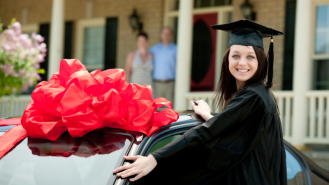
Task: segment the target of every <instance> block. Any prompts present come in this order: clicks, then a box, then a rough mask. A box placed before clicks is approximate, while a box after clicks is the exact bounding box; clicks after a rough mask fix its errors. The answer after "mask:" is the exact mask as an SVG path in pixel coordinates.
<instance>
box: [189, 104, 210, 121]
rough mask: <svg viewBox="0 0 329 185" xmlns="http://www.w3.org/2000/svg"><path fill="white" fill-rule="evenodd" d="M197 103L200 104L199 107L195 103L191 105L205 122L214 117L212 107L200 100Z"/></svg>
mask: <svg viewBox="0 0 329 185" xmlns="http://www.w3.org/2000/svg"><path fill="white" fill-rule="evenodd" d="M197 103H198V105H195V103H194V102H193V101H191V105H192V107H193V109H194V112H195V113H196V114H197V115H200V116H201V117H202V118H203V119H204V120H205V121H208V120H209V119H210V118H212V117H213V116H212V115H211V114H210V107H209V105H208V104H207V103H206V102H205V101H203V100H198V101H197Z"/></svg>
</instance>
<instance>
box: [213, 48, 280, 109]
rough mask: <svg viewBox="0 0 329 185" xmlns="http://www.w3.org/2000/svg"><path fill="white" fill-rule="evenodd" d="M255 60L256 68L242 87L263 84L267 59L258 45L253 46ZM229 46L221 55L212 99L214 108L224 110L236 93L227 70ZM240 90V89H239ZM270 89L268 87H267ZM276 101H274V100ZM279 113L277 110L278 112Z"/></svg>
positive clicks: (233, 80)
mask: <svg viewBox="0 0 329 185" xmlns="http://www.w3.org/2000/svg"><path fill="white" fill-rule="evenodd" d="M253 48H254V51H255V54H256V57H257V60H258V69H257V71H256V73H255V74H254V76H253V77H251V78H250V79H249V80H248V81H247V82H246V83H245V86H244V87H243V88H242V89H244V88H246V87H249V86H253V85H258V84H264V81H265V78H266V74H267V69H268V60H267V57H266V54H265V52H264V50H263V49H262V48H260V47H256V46H253ZM229 55H230V48H228V49H227V50H226V52H225V54H224V56H223V63H222V69H221V74H220V79H219V84H218V87H217V89H216V91H215V101H214V108H215V109H214V110H216V109H217V108H219V107H221V108H222V110H224V109H225V108H226V106H227V104H228V103H229V102H230V100H231V99H232V98H233V97H234V96H235V94H236V93H237V91H238V90H237V88H236V82H235V78H234V76H233V75H232V74H231V72H230V70H229V61H228V58H229ZM240 90H241V89H240ZM269 90H270V89H269ZM275 103H276V102H275ZM278 113H279V112H278Z"/></svg>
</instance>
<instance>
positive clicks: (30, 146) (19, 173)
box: [0, 128, 133, 185]
mask: <svg viewBox="0 0 329 185" xmlns="http://www.w3.org/2000/svg"><path fill="white" fill-rule="evenodd" d="M0 133H1V132H0ZM122 134H124V133H120V132H117V130H114V129H108V128H107V129H103V130H96V131H93V132H90V133H88V134H86V135H85V136H83V137H82V138H72V137H71V136H70V135H69V133H68V132H65V133H64V134H63V135H62V136H61V137H60V138H58V139H57V140H56V141H50V140H45V139H35V138H31V137H28V138H25V139H24V140H23V141H22V142H21V143H20V144H18V145H17V146H16V147H15V148H14V149H13V150H12V151H11V152H9V153H8V154H7V155H6V156H4V157H3V158H2V159H1V160H0V184H12V185H16V184H17V185H21V184H24V185H44V184H47V185H59V184H61V185H65V184H70V185H72V184H79V185H80V184H88V185H89V184H95V185H99V184H107V183H110V182H112V180H114V178H115V176H114V175H113V173H112V171H113V169H115V168H116V167H118V166H119V165H120V163H121V162H122V159H123V158H122V157H123V155H125V154H126V152H127V150H128V149H129V147H130V145H131V143H132V142H133V137H132V136H131V135H129V134H125V135H122Z"/></svg>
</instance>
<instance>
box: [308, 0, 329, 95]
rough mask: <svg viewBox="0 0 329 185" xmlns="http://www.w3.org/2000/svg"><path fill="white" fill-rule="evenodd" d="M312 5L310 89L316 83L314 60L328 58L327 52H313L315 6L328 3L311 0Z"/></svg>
mask: <svg viewBox="0 0 329 185" xmlns="http://www.w3.org/2000/svg"><path fill="white" fill-rule="evenodd" d="M312 5H313V7H312V14H311V15H312V18H311V20H312V22H313V23H312V29H311V35H310V37H311V38H312V39H311V51H310V53H311V62H312V65H311V73H310V74H311V76H310V77H311V80H310V83H311V84H310V85H311V89H314V88H315V84H316V76H315V70H316V62H315V60H328V59H329V54H316V53H315V42H316V34H317V30H316V22H317V7H318V6H322V5H329V1H328V0H313V4H312Z"/></svg>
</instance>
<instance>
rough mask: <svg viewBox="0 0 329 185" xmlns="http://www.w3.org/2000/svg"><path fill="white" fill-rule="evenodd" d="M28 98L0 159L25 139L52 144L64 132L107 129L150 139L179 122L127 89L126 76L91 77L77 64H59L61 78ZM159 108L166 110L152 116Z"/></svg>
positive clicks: (145, 89) (142, 88) (143, 89)
mask: <svg viewBox="0 0 329 185" xmlns="http://www.w3.org/2000/svg"><path fill="white" fill-rule="evenodd" d="M31 97H32V101H31V102H30V103H29V104H28V106H27V107H26V109H25V111H24V114H23V117H22V120H21V125H18V126H16V127H14V128H12V129H10V130H9V131H7V132H6V133H5V134H4V135H2V136H1V137H0V143H1V146H0V159H1V158H2V157H3V155H5V154H6V153H7V152H8V151H9V150H10V149H11V148H12V147H14V146H15V144H16V143H17V142H19V141H20V140H22V139H24V138H25V137H26V136H27V135H29V136H31V137H33V138H41V139H49V140H52V141H54V140H56V139H57V138H58V137H59V136H60V135H61V134H62V133H63V132H65V131H68V132H69V133H70V135H71V136H72V137H74V138H75V137H82V136H84V135H85V134H87V133H88V132H90V131H93V130H95V129H100V128H103V127H110V128H118V129H123V130H128V131H137V132H141V133H143V134H146V135H148V136H150V135H151V134H152V133H154V132H155V131H156V130H158V129H159V128H161V127H162V126H165V125H169V124H170V123H172V122H174V121H176V120H177V119H178V117H179V115H178V113H177V112H175V111H174V110H173V109H172V106H171V103H170V101H168V100H166V99H164V98H157V99H155V100H153V98H152V89H151V87H150V86H148V85H137V84H132V83H127V82H126V81H125V73H124V70H122V69H109V70H105V71H100V70H95V71H93V72H91V73H89V72H88V71H87V70H86V68H85V67H84V65H83V64H81V63H80V61H79V60H76V59H70V60H67V59H65V60H62V61H61V63H60V69H59V72H57V73H55V74H54V75H53V76H52V78H51V79H50V80H49V81H48V82H47V81H42V82H40V83H39V84H38V86H37V87H36V88H35V90H34V91H33V93H32V95H31ZM162 106H167V107H168V109H164V110H162V111H160V112H156V110H157V108H159V107H162ZM6 122H7V121H6ZM10 122H11V124H13V125H15V124H14V123H18V121H17V119H16V121H14V120H13V121H10ZM0 125H1V120H0Z"/></svg>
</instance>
